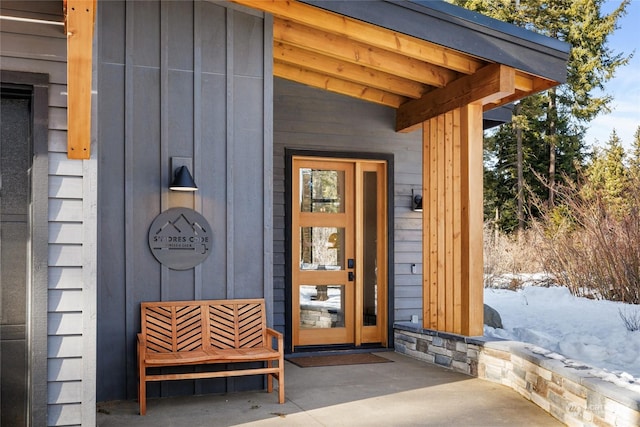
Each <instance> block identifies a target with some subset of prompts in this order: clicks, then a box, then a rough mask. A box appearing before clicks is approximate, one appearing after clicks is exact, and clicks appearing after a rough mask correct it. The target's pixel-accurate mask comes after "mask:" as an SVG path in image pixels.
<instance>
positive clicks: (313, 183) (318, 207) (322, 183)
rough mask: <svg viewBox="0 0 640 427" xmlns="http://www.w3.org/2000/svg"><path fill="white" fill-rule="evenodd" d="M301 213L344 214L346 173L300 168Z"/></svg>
mask: <svg viewBox="0 0 640 427" xmlns="http://www.w3.org/2000/svg"><path fill="white" fill-rule="evenodd" d="M300 212H314V213H343V212H344V171H336V170H319V169H311V168H300Z"/></svg>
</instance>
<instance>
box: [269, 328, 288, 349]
mask: <svg viewBox="0 0 640 427" xmlns="http://www.w3.org/2000/svg"><path fill="white" fill-rule="evenodd" d="M268 338H276V339H277V340H278V350H279V351H282V350H283V349H284V339H283V336H282V334H281V333H280V332H278V331H276V330H275V329H272V328H267V339H268ZM268 341H269V347H271V348H273V340H271V339H268Z"/></svg>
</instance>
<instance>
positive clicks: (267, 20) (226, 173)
mask: <svg viewBox="0 0 640 427" xmlns="http://www.w3.org/2000/svg"><path fill="white" fill-rule="evenodd" d="M98 7H99V9H98V19H97V30H98V37H97V39H98V48H97V51H98V53H97V55H98V92H99V94H100V96H99V98H98V116H99V118H100V119H99V121H98V139H99V141H100V147H99V150H100V156H99V157H100V173H99V184H98V187H99V191H98V192H99V194H100V200H99V229H98V235H99V237H98V241H99V257H100V260H101V263H100V265H99V270H98V284H99V285H98V289H99V291H98V367H97V382H98V388H97V393H98V396H97V398H98V400H99V401H104V400H111V399H133V398H135V397H136V390H137V388H136V360H135V355H136V349H135V340H136V333H137V332H139V330H140V303H141V302H142V301H163V300H164V301H167V300H194V299H225V298H265V299H266V300H267V302H268V322H269V324H272V319H271V317H272V311H273V307H272V304H271V303H270V301H272V299H273V297H272V293H273V286H272V277H273V261H272V246H273V245H272V235H273V231H272V208H273V203H272V186H271V182H272V178H271V177H272V174H273V172H272V166H271V165H272V161H273V155H272V153H273V146H272V139H271V138H272V134H273V131H272V121H273V118H272V104H273V99H272V97H273V88H272V86H273V79H272V78H271V77H269V78H266V79H265V76H271V75H272V71H271V67H272V45H271V40H272V35H271V32H272V18H271V17H263V16H262V13H258V12H255V11H251V10H249V9H245V8H241V7H237V6H233V5H230V4H225V5H222V4H220V3H212V2H201V1H195V2H191V1H180V2H167V1H145V2H139V1H132V2H98ZM172 157H186V158H191V159H192V163H193V164H192V170H191V172H192V174H193V177H194V179H195V182H196V184H197V185H198V191H196V192H195V193H181V192H171V191H170V190H169V183H170V180H171V178H172V175H173V171H171V170H170V165H171V158H172ZM172 207H186V208H192V209H195V210H196V211H198V212H199V213H200V214H202V215H203V216H204V217H205V218H206V219H207V221H208V222H209V224H210V225H211V228H212V232H211V235H212V244H211V247H210V251H211V254H210V256H209V257H208V258H207V259H206V260H205V261H204V262H203V263H202V264H200V265H198V266H196V267H195V268H193V269H189V270H184V271H177V270H171V269H169V268H167V267H166V266H163V265H161V264H160V263H159V262H158V261H157V260H156V259H155V258H154V257H153V255H152V253H151V251H150V249H149V247H148V243H147V242H148V232H149V226H150V225H151V223H152V222H153V220H154V218H155V217H156V216H157V215H158V214H160V213H161V212H163V211H165V210H167V209H169V208H172ZM262 382H263V379H262V378H260V377H259V376H255V377H249V378H238V379H235V378H228V379H214V380H202V381H177V382H176V381H165V382H162V383H161V384H158V383H155V384H152V385H150V386H149V388H148V396H149V397H154V396H167V395H192V394H194V393H195V394H199V393H209V392H217V393H219V392H225V391H235V390H241V389H245V388H253V389H257V388H261V387H262Z"/></svg>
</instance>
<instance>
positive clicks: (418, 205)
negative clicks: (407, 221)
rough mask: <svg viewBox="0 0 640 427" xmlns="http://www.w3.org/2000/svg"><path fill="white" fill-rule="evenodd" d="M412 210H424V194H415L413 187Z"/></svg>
mask: <svg viewBox="0 0 640 427" xmlns="http://www.w3.org/2000/svg"><path fill="white" fill-rule="evenodd" d="M411 210H412V211H414V212H422V194H415V193H414V191H413V189H411Z"/></svg>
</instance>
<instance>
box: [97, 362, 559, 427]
mask: <svg viewBox="0 0 640 427" xmlns="http://www.w3.org/2000/svg"><path fill="white" fill-rule="evenodd" d="M377 354H378V355H379V356H382V357H385V358H388V359H391V360H393V363H378V364H369V365H349V366H332V367H318V368H299V367H298V366H296V365H293V364H292V363H289V362H285V363H286V367H285V386H286V390H285V391H286V402H285V403H284V404H282V405H280V404H278V403H277V394H276V393H271V394H269V393H267V392H266V391H258V392H242V393H234V394H225V395H207V396H189V397H178V398H163V399H149V400H148V402H147V415H146V416H144V417H142V416H139V415H138V405H137V403H136V402H135V401H124V402H103V403H99V404H98V413H97V425H98V426H100V427H112V426H132V427H133V426H152V427H173V426H175V427H180V426H189V427H199V426H208V427H212V426H243V425H246V426H304V427H313V426H350V427H351V426H368V427H370V426H492V427H493V426H559V425H562V424H561V423H560V422H558V421H557V420H556V419H554V418H553V417H551V415H549V414H548V413H546V412H545V411H543V410H542V409H540V408H539V407H537V406H536V405H535V404H533V403H531V402H529V401H527V400H525V399H524V398H523V397H521V396H520V395H518V394H517V393H516V392H514V391H512V390H510V389H508V388H506V387H504V386H501V385H499V384H493V383H491V382H488V381H484V380H480V379H477V378H472V377H469V376H466V375H463V374H459V373H456V372H452V371H449V370H447V369H444V368H441V367H438V366H434V365H430V364H427V363H424V362H422V361H419V360H414V359H411V358H409V357H406V356H404V355H401V354H398V353H394V352H381V353H377Z"/></svg>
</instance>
